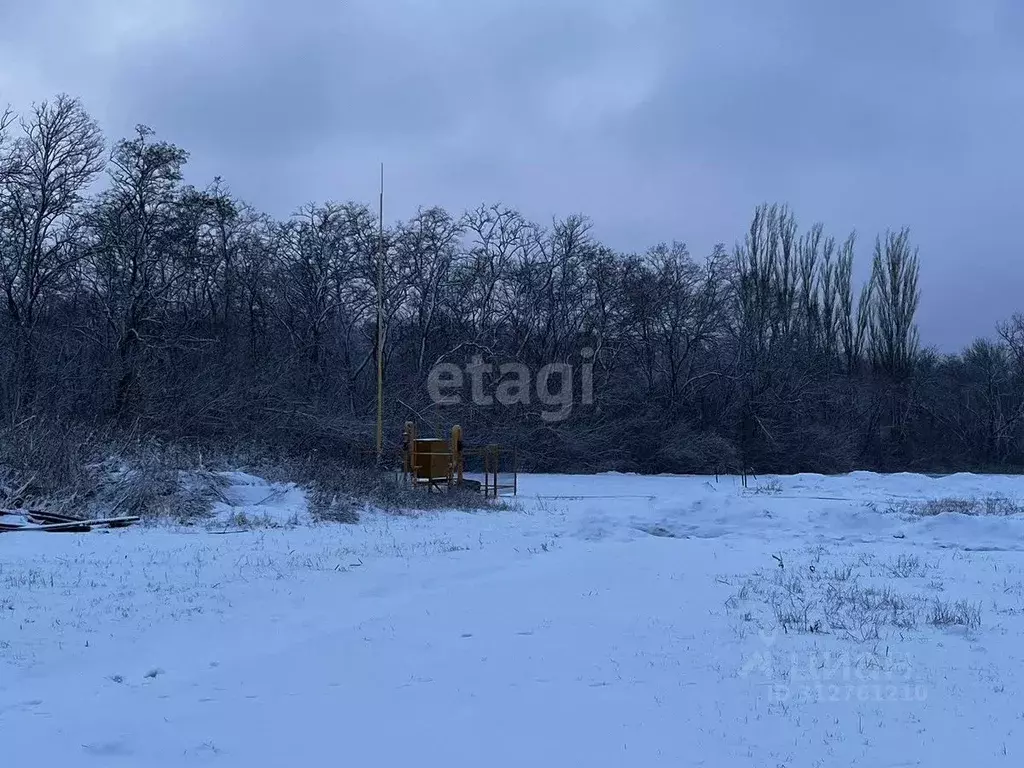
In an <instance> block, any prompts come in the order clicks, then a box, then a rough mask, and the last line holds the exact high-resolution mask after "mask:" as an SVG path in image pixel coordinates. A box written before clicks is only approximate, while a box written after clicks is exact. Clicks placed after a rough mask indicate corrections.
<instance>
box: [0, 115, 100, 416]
mask: <svg viewBox="0 0 1024 768" xmlns="http://www.w3.org/2000/svg"><path fill="white" fill-rule="evenodd" d="M9 123H10V113H9V112H5V113H4V115H3V119H2V124H3V127H4V128H6V127H7V126H8V125H9ZM20 128H21V133H20V135H18V136H17V137H16V138H15V139H14V140H13V142H11V143H10V145H9V147H8V148H7V149H6V150H5V151H4V155H3V158H2V159H0V169H2V170H0V185H2V186H0V290H2V291H3V293H4V298H5V299H6V301H5V309H6V312H7V316H8V319H9V322H10V324H11V327H12V329H13V333H14V358H13V365H14V368H15V370H16V371H17V378H16V382H15V384H14V386H13V387H12V389H11V390H10V391H9V392H8V398H7V402H6V403H5V404H4V405H5V406H6V408H7V409H8V410H9V412H10V413H17V412H18V411H19V410H21V409H22V408H23V407H25V406H27V405H28V404H29V403H30V402H31V401H32V399H33V396H34V393H35V385H36V374H37V371H36V350H35V349H34V342H35V333H36V328H37V323H38V322H39V313H40V310H41V307H42V305H43V303H44V302H45V301H46V299H47V298H48V292H51V291H52V290H54V289H55V288H56V286H57V284H58V283H59V282H60V281H61V280H62V279H63V278H64V277H65V276H66V275H67V274H68V272H69V270H70V269H71V268H72V266H73V264H74V263H75V261H76V260H78V259H79V258H81V257H82V254H83V251H82V249H81V248H80V247H79V239H80V234H79V233H80V226H81V213H82V202H83V196H84V194H85V191H86V189H87V188H88V187H89V185H90V184H91V183H92V181H93V180H94V178H95V177H96V175H97V174H98V173H99V172H100V171H101V170H102V168H103V163H102V153H103V136H102V133H101V132H100V129H99V126H98V125H97V124H96V122H95V121H94V120H93V119H92V118H91V117H90V116H89V114H88V113H87V112H86V111H85V108H84V107H83V106H82V104H81V102H79V101H78V100H77V99H73V98H71V97H69V96H65V95H61V96H58V97H57V98H55V99H54V100H53V101H52V102H50V101H45V102H42V103H40V104H37V105H35V106H34V107H33V108H32V110H31V113H30V115H29V116H28V117H27V118H25V119H22V120H21V121H20ZM2 133H3V132H2V131H0V135H2Z"/></svg>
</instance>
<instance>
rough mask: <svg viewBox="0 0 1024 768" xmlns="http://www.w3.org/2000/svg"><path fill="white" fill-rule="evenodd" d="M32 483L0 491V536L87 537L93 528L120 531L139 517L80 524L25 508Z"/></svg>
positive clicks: (70, 518)
mask: <svg viewBox="0 0 1024 768" xmlns="http://www.w3.org/2000/svg"><path fill="white" fill-rule="evenodd" d="M31 482H32V481H31V480H30V481H29V482H28V483H25V484H24V485H23V486H22V487H21V488H19V489H17V490H15V491H12V490H11V489H9V488H5V487H0V533H9V532H13V531H49V532H50V533H87V532H89V531H91V530H92V529H93V528H124V527H125V526H129V525H131V524H132V523H137V522H138V521H139V519H140V518H139V517H137V516H135V515H126V516H122V517H105V518H100V519H95V520H83V519H81V518H78V517H73V516H71V515H67V514H64V513H63V512H53V511H50V510H46V509H39V508H33V507H31V506H26V501H27V500H26V499H25V491H26V489H27V488H28V486H29V485H30V483H31Z"/></svg>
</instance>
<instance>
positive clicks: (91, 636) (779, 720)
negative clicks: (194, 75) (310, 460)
mask: <svg viewBox="0 0 1024 768" xmlns="http://www.w3.org/2000/svg"><path fill="white" fill-rule="evenodd" d="M233 482H234V485H233V486H232V487H231V488H229V489H228V491H227V492H226V495H225V502H224V503H223V504H222V505H221V507H222V508H221V509H219V510H218V511H219V514H220V515H221V517H222V519H223V525H222V526H221V527H220V528H217V527H216V526H214V527H213V529H212V530H210V531H208V530H203V529H202V528H198V529H191V530H188V529H181V530H172V529H168V528H152V527H134V528H129V529H124V530H114V531H105V532H100V531H94V532H92V533H87V534H48V533H36V532H30V533H24V532H23V533H10V534H0V764H2V765H3V766H19V767H20V766H26V767H27V766H40V767H41V768H48V766H61V767H62V768H71V767H72V766H79V765H88V766H139V767H140V768H156V767H157V766H188V765H214V766H225V767H228V766H232V767H233V766H245V767H246V768H258V767H261V766H274V767H277V766H280V767H281V768H290V767H291V766H329V765H359V766H391V765H395V766H398V765H422V766H434V765H437V766H470V765H472V766H488V767H489V768H495V767H497V766H519V767H521V766H528V765H540V766H547V765H551V766H581V767H583V766H585V767H590V766H648V765H667V766H709V767H712V766H714V767H715V768H718V767H731V766H757V767H758V768H776V767H777V766H787V767H796V766H869V767H870V768H884V767H886V766H929V767H932V766H945V765H967V764H969V765H972V766H973V765H981V766H987V765H997V766H1013V765H1018V766H1019V765H1024V701H1022V700H1021V698H1020V695H1019V694H1020V693H1021V691H1022V690H1024V555H1022V551H1021V550H1022V548H1024V514H1022V512H1024V478H1011V477H996V476H978V475H953V476H948V477H941V478H930V477H925V476H921V475H908V474H904V475H890V476H880V475H874V474H868V473H855V474H853V475H849V476H844V477H822V476H818V475H799V476H795V477H758V478H756V479H751V480H750V483H749V487H747V488H743V487H742V486H741V484H740V482H739V480H738V479H737V478H732V477H728V478H727V477H723V478H721V479H719V480H718V481H716V480H715V479H714V478H703V477H702V478H695V477H639V476H626V475H597V476H587V477H582V476H544V475H533V476H521V477H520V496H519V497H518V499H516V500H515V502H514V507H513V508H512V509H507V510H502V511H487V512H443V513H430V514H421V515H416V516H407V517H396V516H383V515H374V514H366V515H364V517H363V521H362V522H361V523H360V524H359V525H354V526H344V525H323V526H314V525H311V524H309V523H308V521H307V520H306V517H305V510H304V498H303V495H302V493H301V491H299V490H298V489H295V488H290V487H271V486H269V485H267V484H266V483H263V482H262V481H260V480H259V479H257V478H252V477H249V476H246V475H242V474H237V475H234V476H233ZM239 522H242V523H248V524H249V525H252V524H253V523H255V524H256V525H257V527H256V528H255V529H253V530H246V531H241V532H239V531H238V527H237V524H238V523H239ZM217 531H220V532H217Z"/></svg>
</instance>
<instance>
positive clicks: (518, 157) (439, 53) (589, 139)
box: [0, 0, 1024, 348]
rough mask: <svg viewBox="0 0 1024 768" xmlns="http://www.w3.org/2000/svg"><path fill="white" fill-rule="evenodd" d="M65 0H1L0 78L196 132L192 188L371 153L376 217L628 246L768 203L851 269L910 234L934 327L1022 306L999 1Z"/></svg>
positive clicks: (1014, 93)
mask: <svg viewBox="0 0 1024 768" xmlns="http://www.w3.org/2000/svg"><path fill="white" fill-rule="evenodd" d="M69 7H72V6H69V5H68V4H65V3H59V2H57V1H56V0H43V1H42V2H41V3H37V4H35V5H33V6H30V5H28V4H24V3H19V4H14V3H12V2H3V0H0V85H2V84H3V83H17V82H19V80H18V79H17V78H15V76H14V73H13V70H11V68H12V67H14V66H16V65H22V66H24V67H25V69H24V72H26V73H32V77H31V78H23V79H22V80H23V81H24V82H31V83H32V88H33V89H43V88H45V89H47V90H45V91H43V92H39V93H35V92H33V93H31V94H29V95H31V96H32V97H33V98H43V97H45V96H47V95H49V94H50V93H52V92H54V91H57V90H70V91H72V92H75V93H79V94H80V95H82V96H83V98H84V99H85V100H86V103H87V104H88V105H89V106H90V107H91V108H93V110H94V111H95V112H96V114H97V116H98V117H99V118H100V119H101V120H102V121H103V122H104V125H105V127H106V128H107V129H108V131H109V132H110V133H111V134H113V135H115V136H116V135H121V134H124V133H127V132H128V131H130V130H131V126H132V125H133V124H134V123H135V122H145V123H147V124H149V125H151V126H152V127H154V128H155V129H156V130H157V131H158V133H159V134H160V135H161V136H163V137H165V138H167V139H169V140H172V141H175V142H177V143H179V144H181V145H182V146H184V147H185V148H186V149H188V150H190V152H191V153H192V163H191V171H190V172H191V176H190V179H191V180H192V181H194V182H195V183H203V182H204V181H206V180H208V179H209V177H211V176H212V175H214V174H220V175H222V176H224V177H225V179H226V180H227V181H228V183H229V185H230V186H231V187H232V189H233V190H234V191H235V192H236V193H237V194H239V195H240V196H242V197H244V198H246V199H248V200H250V201H252V202H253V203H255V204H257V205H259V206H261V207H264V208H267V209H269V210H271V211H272V212H274V213H275V214H278V215H285V214H287V213H288V212H289V211H290V210H292V209H293V208H294V207H295V206H297V205H299V204H301V203H303V202H306V201H307V200H310V199H324V198H328V197H329V198H335V199H338V198H341V199H348V198H356V199H363V200H366V201H367V202H369V201H370V200H372V199H373V195H374V193H375V191H376V186H375V185H376V168H377V163H378V162H379V161H384V162H385V163H386V164H387V166H388V182H387V183H388V198H387V199H388V210H389V212H391V214H390V215H391V216H394V217H397V216H400V215H406V214H408V213H410V212H411V211H412V210H414V208H415V207H416V206H417V205H420V204H423V205H429V204H435V203H436V204H443V205H448V206H450V207H452V208H455V209H461V208H465V207H470V206H474V205H476V204H478V203H480V202H484V201H503V202H505V203H508V204H511V205H516V206H518V207H521V208H522V209H523V210H524V211H525V212H526V213H528V214H529V215H531V216H533V217H535V218H538V219H541V220H544V219H546V218H547V217H549V216H550V215H552V214H565V213H570V212H575V211H582V212H585V213H587V214H589V215H590V216H591V217H592V218H593V219H594V221H595V225H596V231H597V233H598V234H599V235H600V236H601V237H603V238H605V239H607V241H608V242H609V243H610V244H612V245H614V246H616V247H620V248H624V249H642V248H644V247H646V246H647V245H649V244H651V243H653V242H656V241H658V240H662V239H673V238H677V239H682V240H685V241H687V242H688V243H690V245H691V248H692V250H693V251H694V252H695V253H701V252H704V251H706V250H708V249H710V248H711V247H712V246H713V245H714V243H716V242H718V241H725V242H726V243H727V244H732V243H733V242H734V241H735V240H736V239H737V238H738V237H740V236H742V232H743V229H744V226H745V224H746V220H747V219H748V217H749V214H750V212H751V210H752V208H753V206H754V205H756V204H757V203H759V202H762V201H765V200H769V201H770V200H780V201H784V202H789V203H791V204H792V206H793V207H794V210H795V211H796V213H797V215H798V216H799V217H800V219H801V221H802V222H804V223H806V224H810V223H811V222H813V221H816V220H822V221H824V222H825V224H826V225H827V226H828V227H829V228H830V229H831V230H832V231H834V232H835V233H836V234H837V235H840V236H842V235H845V234H846V232H848V231H849V230H851V229H857V230H858V231H859V232H861V233H862V235H863V238H862V248H861V252H860V259H861V268H862V270H863V269H866V267H867V263H866V262H867V260H868V258H869V249H870V242H869V241H870V240H871V239H872V238H873V236H874V234H875V233H876V232H879V231H883V230H884V229H885V228H886V227H899V226H903V225H909V226H910V227H911V228H912V230H913V234H914V238H915V240H916V241H917V242H918V243H919V245H920V246H921V251H922V263H923V274H922V281H921V283H922V290H923V294H924V295H923V303H922V309H921V314H920V321H921V325H922V331H923V335H924V337H925V339H926V340H927V341H932V342H935V343H938V344H940V345H941V346H943V347H945V348H951V347H955V346H957V345H960V344H963V343H965V342H967V341H969V340H970V339H971V338H972V337H973V336H975V335H978V334H989V333H991V329H992V327H993V325H994V324H995V323H996V322H998V321H999V320H1000V319H1002V318H1004V317H1006V316H1008V315H1009V314H1010V313H1011V312H1013V311H1017V310H1024V303H1022V302H1021V300H1020V299H1019V298H1018V297H1019V294H1020V286H1024V265H1022V260H1021V258H1020V255H1019V246H1018V245H1017V243H1016V242H1015V239H1014V235H1013V233H1014V228H1015V226H1016V222H1017V221H1018V220H1019V219H1020V218H1021V214H1022V213H1024V210H1022V208H1024V205H1022V202H1021V200H1022V193H1024V181H1022V179H1024V158H1022V156H1021V152H1020V150H1019V148H1018V144H1019V139H1018V136H1019V135H1021V133H1022V129H1024V77H1021V74H1022V72H1024V45H1022V42H1021V41H1022V40H1024V9H1022V8H1021V7H1020V6H1019V4H1017V3H1013V2H1010V1H1009V0H935V2H928V3H909V2H902V3H901V2H882V1H881V0H875V1H873V2H863V3H856V4H854V3H835V2H831V3H830V2H822V1H821V0H792V1H791V2H786V3H761V2H756V0H719V1H718V2H715V3H696V2H682V1H681V0H637V1H635V2H628V3H626V2H622V0H594V1H593V2H588V1H587V0H525V1H522V0H520V1H517V2H513V1H512V0H493V1H492V2H487V3H481V2H470V0H449V1H448V2H444V3H438V2H432V1H429V2H428V0H390V2H385V1H384V0H350V1H349V2H345V3H330V2H325V1H324V0H299V1H297V2H290V3H286V4H284V3H280V4H279V3H257V2H243V1H242V0H225V1H224V2H218V3H212V2H202V1H201V0H194V1H191V0H182V2H181V3H179V4H177V5H172V4H166V3H157V2H155V0H147V1H146V2H140V3H138V4H136V5H134V6H132V7H133V8H134V9H135V10H134V11H133V13H134V14H135V16H134V17H132V18H131V19H130V20H129V21H131V24H127V22H125V21H124V18H123V14H124V13H126V11H124V10H123V8H124V7H123V6H122V10H120V11H117V12H116V15H111V14H115V11H114V10H112V9H113V8H114V4H113V3H110V2H107V1H105V0H83V2H82V3H80V4H78V5H76V6H73V8H74V9H76V10H75V11H74V12H71V11H69V10H68V9H69ZM140 9H141V10H140ZM57 10H61V11H62V14H63V15H61V16H60V17H57V16H53V17H52V18H48V14H54V13H56V11H57ZM146 13H148V14H150V16H149V17H147V16H145V14H146ZM75 14H78V15H77V16H76V15H75ZM147 18H148V21H147ZM54 19H58V21H54ZM59 19H63V20H62V21H60V20H59ZM105 19H107V20H110V22H111V23H110V24H105V23H104V20H105ZM117 20H120V22H119V23H114V21H117ZM83 27H88V29H84V28H83ZM118 30H121V31H120V32H118ZM104 35H106V37H104ZM44 39H47V40H49V41H50V43H49V44H48V45H43V44H41V43H40V42H39V41H40V40H44ZM5 68H6V69H7V70H8V71H4V69H5ZM26 87H27V86H26ZM25 96H26V94H24V93H21V94H19V98H22V99H24V97H25ZM0 100H4V94H2V93H0Z"/></svg>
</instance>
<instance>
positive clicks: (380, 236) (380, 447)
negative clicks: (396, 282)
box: [377, 163, 384, 464]
mask: <svg viewBox="0 0 1024 768" xmlns="http://www.w3.org/2000/svg"><path fill="white" fill-rule="evenodd" d="M379 205H380V207H379V210H378V217H377V463H378V464H380V463H381V460H382V459H383V457H384V338H383V336H384V295H383V294H384V163H381V164H380V200H379Z"/></svg>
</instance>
